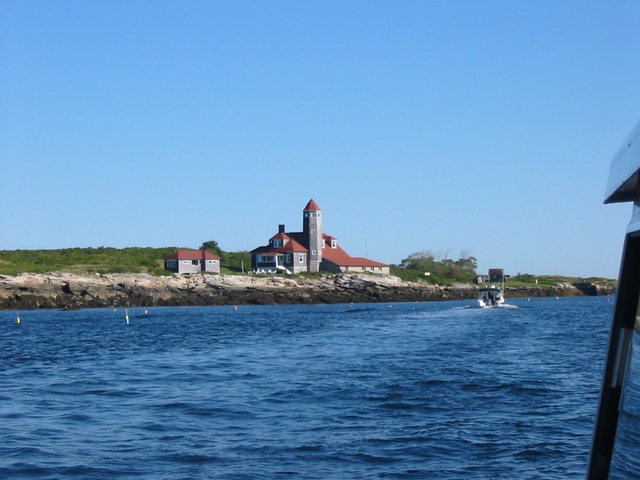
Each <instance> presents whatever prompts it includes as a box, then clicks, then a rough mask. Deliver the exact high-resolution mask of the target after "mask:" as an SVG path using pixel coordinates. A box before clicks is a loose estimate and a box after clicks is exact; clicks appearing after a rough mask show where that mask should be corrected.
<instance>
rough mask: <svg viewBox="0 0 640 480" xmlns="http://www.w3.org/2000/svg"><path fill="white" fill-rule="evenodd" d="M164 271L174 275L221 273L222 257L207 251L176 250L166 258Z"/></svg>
mask: <svg viewBox="0 0 640 480" xmlns="http://www.w3.org/2000/svg"><path fill="white" fill-rule="evenodd" d="M164 269H165V270H169V271H170V272H174V273H200V272H209V273H220V257H219V256H218V255H216V254H214V253H211V252H208V251H207V250H176V251H175V252H174V253H172V254H171V255H168V256H167V257H165V259H164Z"/></svg>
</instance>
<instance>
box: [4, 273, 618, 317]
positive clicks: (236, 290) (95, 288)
mask: <svg viewBox="0 0 640 480" xmlns="http://www.w3.org/2000/svg"><path fill="white" fill-rule="evenodd" d="M477 290H478V286H476V285H470V284H455V285H450V286H442V287H441V286H438V285H431V284H428V283H426V282H405V281H402V280H400V279H399V278H398V277H394V276H387V275H356V274H336V275H324V276H319V277H317V278H307V277H280V276H263V275H213V274H191V275H170V276H163V277H154V276H151V275H145V274H109V275H102V274H94V275H92V274H85V275H74V274H70V273H50V274H35V273H24V274H21V275H17V276H15V277H13V276H0V310H15V309H19V310H26V309H38V308H43V309H46V308H66V309H75V308H102V307H136V306H140V307H142V306H149V307H151V306H195V305H242V304H245V305H251V304H253V305H270V304H312V303H351V302H353V303H365V302H416V301H437V300H463V299H474V298H476V296H477ZM612 293H614V292H613V289H612V288H611V287H602V286H598V285H594V284H575V285H571V284H561V285H556V286H553V287H539V286H532V287H526V288H520V287H507V288H506V292H505V294H506V297H507V299H508V298H512V297H540V296H577V295H610V294H612Z"/></svg>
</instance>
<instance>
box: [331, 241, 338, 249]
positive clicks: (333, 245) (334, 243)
mask: <svg viewBox="0 0 640 480" xmlns="http://www.w3.org/2000/svg"><path fill="white" fill-rule="evenodd" d="M337 246H338V242H336V241H335V240H331V248H336V247H337Z"/></svg>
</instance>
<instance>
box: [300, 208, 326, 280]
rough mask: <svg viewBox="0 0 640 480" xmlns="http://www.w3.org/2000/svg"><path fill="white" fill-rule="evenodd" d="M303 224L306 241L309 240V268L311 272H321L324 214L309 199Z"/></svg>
mask: <svg viewBox="0 0 640 480" xmlns="http://www.w3.org/2000/svg"><path fill="white" fill-rule="evenodd" d="M302 215H303V218H302V226H303V233H304V238H305V241H307V242H308V248H309V256H308V268H309V271H310V272H319V271H320V263H321V262H322V215H321V211H320V207H319V206H318V204H317V203H316V202H315V201H314V200H313V199H311V200H309V203H307V206H306V207H304V210H303V211H302Z"/></svg>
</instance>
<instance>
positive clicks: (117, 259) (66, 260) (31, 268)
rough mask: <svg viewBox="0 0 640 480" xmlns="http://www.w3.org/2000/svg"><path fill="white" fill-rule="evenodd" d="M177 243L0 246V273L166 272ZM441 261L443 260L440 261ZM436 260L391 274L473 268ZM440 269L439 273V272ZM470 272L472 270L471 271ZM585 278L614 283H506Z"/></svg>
mask: <svg viewBox="0 0 640 480" xmlns="http://www.w3.org/2000/svg"><path fill="white" fill-rule="evenodd" d="M175 250H176V247H163V248H151V247H147V248H136V247H130V248H122V249H118V248H111V247H99V248H65V249H61V250H0V275H17V274H19V273H49V272H69V273H77V274H82V273H149V274H151V275H166V274H167V272H166V271H165V270H164V262H163V259H164V257H166V256H167V255H169V254H171V253H173V252H174V251H175ZM216 253H218V254H219V255H220V256H221V257H222V262H221V263H222V265H221V273H224V274H228V273H241V272H242V270H243V268H244V269H249V268H250V265H251V255H250V253H249V252H246V251H240V252H224V251H222V250H220V249H218V250H217V252H216ZM440 263H443V262H440ZM439 267H440V265H439V263H438V262H435V263H434V264H431V265H429V266H428V270H429V271H432V272H433V274H432V275H431V276H429V277H425V275H424V271H425V268H424V265H417V266H416V267H415V268H412V266H411V265H408V266H404V267H403V266H397V265H392V266H391V273H392V275H396V276H398V277H400V278H402V279H403V280H408V281H427V282H429V283H438V284H440V285H448V284H452V283H469V282H470V281H471V278H473V276H474V275H472V273H473V272H472V269H469V268H467V269H460V268H455V267H456V265H453V266H452V265H448V264H446V262H445V264H444V267H447V268H446V269H445V270H442V269H441V270H442V272H444V273H443V274H442V275H438V274H437V273H438V272H439V270H438V268H439ZM442 272H440V273H442ZM470 272H471V273H470ZM576 282H588V283H595V284H598V285H615V283H616V282H615V280H610V279H606V278H593V277H592V278H572V277H563V276H552V275H529V274H520V275H517V276H513V277H510V278H509V280H508V282H507V285H509V286H514V287H517V286H531V285H541V286H545V285H556V284H558V283H576Z"/></svg>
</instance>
